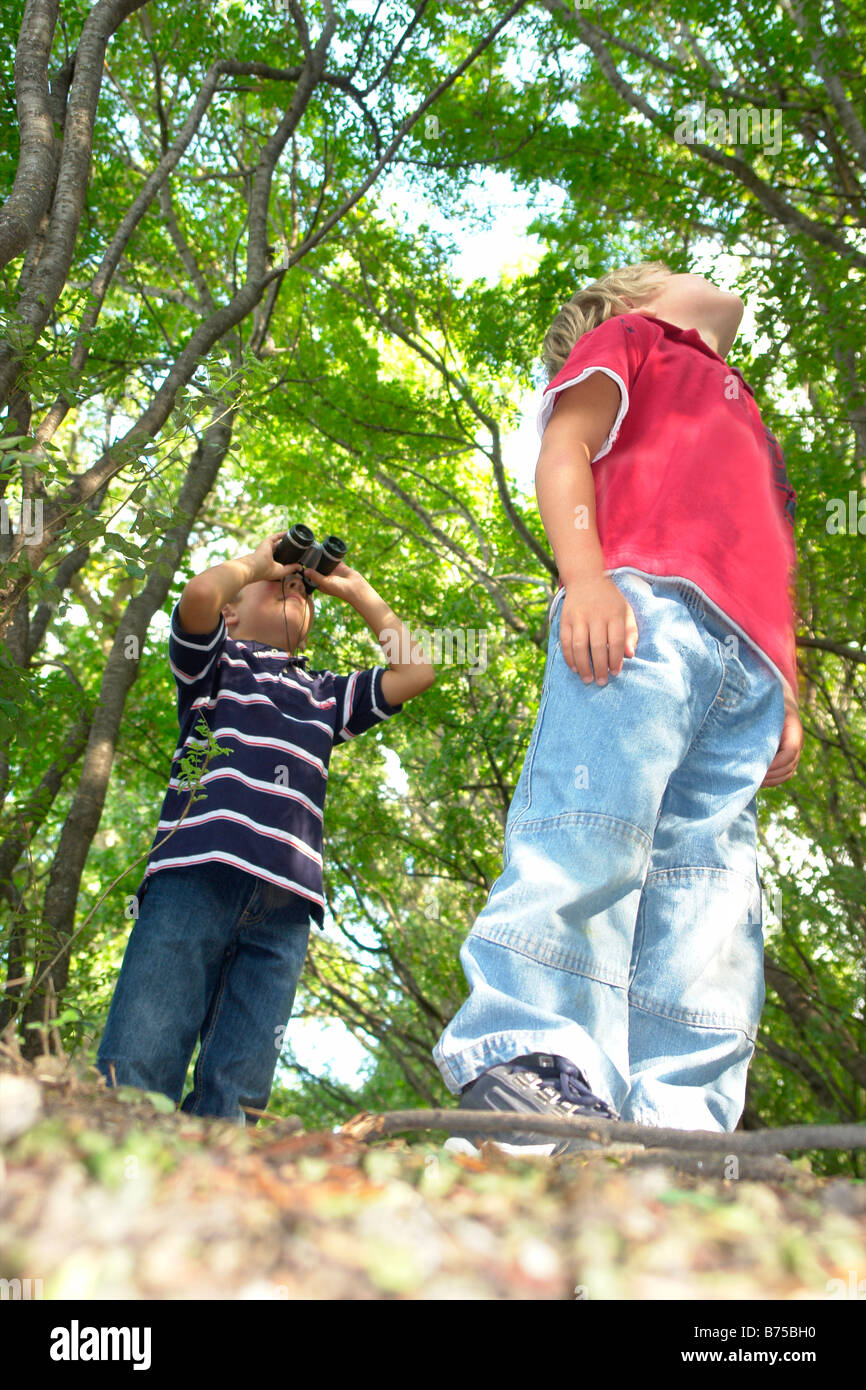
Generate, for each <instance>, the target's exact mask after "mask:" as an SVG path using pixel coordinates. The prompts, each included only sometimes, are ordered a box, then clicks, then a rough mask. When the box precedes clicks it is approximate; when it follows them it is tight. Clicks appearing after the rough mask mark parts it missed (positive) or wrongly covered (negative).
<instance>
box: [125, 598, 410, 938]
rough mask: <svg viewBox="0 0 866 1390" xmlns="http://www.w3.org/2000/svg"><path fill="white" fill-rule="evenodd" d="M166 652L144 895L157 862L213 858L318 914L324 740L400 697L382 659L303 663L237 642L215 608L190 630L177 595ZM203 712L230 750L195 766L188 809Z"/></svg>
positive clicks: (378, 715) (367, 723)
mask: <svg viewBox="0 0 866 1390" xmlns="http://www.w3.org/2000/svg"><path fill="white" fill-rule="evenodd" d="M168 659H169V664H170V666H171V669H172V672H173V674H174V678H175V683H176V685H177V717H178V722H179V724H180V742H179V744H178V747H177V748H176V749H175V753H174V757H173V759H172V766H171V777H170V779H169V784H168V791H167V792H166V795H165V800H164V801H163V804H162V810H161V812H160V817H159V824H158V827H157V831H156V834H155V836H154V840H153V846H152V848H151V851H150V855H149V857H148V862H147V870H146V873H145V876H144V878H143V880H142V882H141V884H140V886H139V890H138V893H137V894H136V896H137V898H138V900H139V902H140V901H141V899H142V897H143V896H144V894H145V893H146V891H147V887H148V884H149V881H150V878H151V876H152V875H153V874H154V873H156V872H158V871H159V870H160V869H171V868H179V867H180V868H183V867H187V866H191V865H194V864H204V863H207V862H208V861H209V860H218V861H219V862H220V863H223V864H233V865H235V867H237V868H239V869H243V870H245V871H246V872H248V873H250V874H255V875H256V876H257V877H258V878H263V879H265V880H266V881H267V882H268V883H272V884H275V885H277V886H278V887H280V888H283V889H284V890H285V891H286V892H287V894H291V895H293V896H294V897H296V898H297V899H299V900H300V902H299V903H298V906H299V907H301V908H302V912H309V913H310V914H311V916H312V917H313V918H314V919H315V921H316V922H318V923H319V924H320V925H321V923H322V920H323V918H324V909H325V898H324V894H323V891H322V825H323V813H324V805H325V791H326V789H327V785H328V763H329V761H330V757H331V749H332V748H333V747H334V744H335V743H346V742H347V741H348V740H349V739H351V738H354V737H355V736H356V734H362V733H364V731H365V730H366V729H372V728H375V727H376V725H378V724H381V723H382V721H383V720H384V719H387V718H389V716H390V715H392V714H396V713H397V712H398V711H399V710H400V709H402V708H403V707H402V705H389V704H388V701H387V700H386V699H385V697H384V695H383V694H382V676H383V674H384V668H383V667H381V666H376V667H373V668H372V669H370V670H367V671H353V672H352V673H351V674H350V675H348V676H337V675H334V673H333V672H332V671H307V670H306V669H304V666H303V665H302V664H293V663H291V662H289V661H288V659H287V656H286V653H285V652H284V651H278V650H276V649H275V648H273V647H269V646H267V644H266V643H264V642H235V641H233V640H232V638H231V637H229V636H228V634H227V631H226V625H225V620H224V618H223V616H222V614H220V620H219V623H218V624H217V626H216V627H215V628H214V630H213V631H212V632H206V633H203V634H195V635H192V634H190V633H188V632H185V631H184V630H183V628H182V627H181V625H180V618H179V615H178V604H175V606H174V609H173V611H172V615H171V628H170V631H169V639H168ZM303 660H304V658H301V659H300V661H301V662H303ZM295 661H296V662H297V661H298V659H297V658H296V659H295ZM200 719H204V720H205V722H206V723H207V725H208V727H209V728H210V730H211V731H212V733H213V736H214V738H215V740H216V742H217V743H219V744H221V745H222V746H223V747H226V748H228V749H229V750H230V751H229V752H228V753H225V754H222V753H221V754H217V755H215V756H214V757H212V758H211V760H210V761H209V763H208V766H207V770H206V772H205V773H204V776H203V777H202V790H203V791H204V792H205V793H206V797H205V799H203V800H202V799H200V800H196V801H193V803H192V805H191V806H190V807H189V810H188V811H187V814H186V815H185V816H183V812H184V810H185V809H186V807H187V805H188V804H189V799H190V794H189V791H186V792H184V791H182V790H180V789H179V788H178V777H179V775H180V774H181V766H180V763H181V758H183V757H186V756H187V755H188V753H189V752H190V751H191V750H193V749H195V748H201V747H203V746H204V742H205V740H204V739H203V738H202V737H201V735H200V734H196V732H195V726H196V725H197V724H198V722H199V720H200ZM199 766H200V764H199ZM182 816H183V818H182V819H181V817H182ZM175 827H177V829H175ZM172 830H174V833H173V834H170V832H171V831H172ZM166 837H168V838H166ZM288 900H289V899H288V898H287V901H288Z"/></svg>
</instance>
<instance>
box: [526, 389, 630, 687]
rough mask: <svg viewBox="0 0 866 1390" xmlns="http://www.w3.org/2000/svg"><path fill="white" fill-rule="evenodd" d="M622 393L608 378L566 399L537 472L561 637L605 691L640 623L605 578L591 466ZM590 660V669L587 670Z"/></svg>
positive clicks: (575, 665) (576, 666) (587, 677)
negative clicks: (558, 588) (559, 597)
mask: <svg viewBox="0 0 866 1390" xmlns="http://www.w3.org/2000/svg"><path fill="white" fill-rule="evenodd" d="M619 403H620V393H619V387H618V386H617V384H616V382H615V381H612V380H611V378H610V377H609V376H607V375H606V373H604V372H593V373H592V375H591V376H589V377H586V378H585V380H584V381H581V382H579V383H578V384H577V385H576V386H569V387H568V388H567V389H566V390H565V391H563V392H561V394H560V396H559V399H558V400H557V403H556V406H555V408H554V410H553V414H552V415H551V417H550V420H549V422H548V424H547V427H546V428H545V431H544V435H543V436H542V441H541V452H540V454H539V456H538V464H537V467H536V472H535V491H536V495H537V497H538V509H539V512H540V513H541V521H542V525H543V526H544V529H545V531H546V533H547V538H548V540H549V541H550V544H551V547H552V548H553V555H554V559H555V560H556V567H557V570H558V571H559V577H560V579H561V580H562V582H563V584H564V585H565V597H564V599H563V608H562V619H561V623H560V637H561V641H562V653H563V656H564V657H565V660H566V662H567V664H568V666H569V667H570V668H571V670H572V671H577V672H578V673H579V674H580V676H581V677H582V678H583V680H584V681H585V682H587V683H589V682H591V681H592V679H593V672H594V673H595V679H596V680H597V681H598V684H599V685H605V684H606V683H607V676H608V671H610V674H611V675H616V674H617V673H618V672H619V671H620V670H621V669H622V659H623V655H624V654H626V655H628V656H634V648H635V643H636V642H637V636H638V631H637V622H636V620H635V617H634V613H633V612H632V609H631V605H630V604H629V603H628V601H627V600H626V598H625V596H624V594H623V593H622V592H621V590H620V589H618V588H617V586H616V584H615V583H614V582H613V580H612V579H611V578H610V577H609V576H608V575H607V574H606V573H605V564H604V555H603V553H602V548H601V542H600V541H599V538H598V528H597V526H596V519H595V480H594V478H593V476H592V468H591V462H592V460H593V459H594V458H595V455H596V454H597V453H598V451H599V449H601V447H602V445H603V444H604V441H605V440H606V439H607V437H608V434H609V433H610V431H611V429H612V428H613V424H614V421H615V419H616V416H617V413H618V411H619ZM590 652H591V654H592V664H591V665H590Z"/></svg>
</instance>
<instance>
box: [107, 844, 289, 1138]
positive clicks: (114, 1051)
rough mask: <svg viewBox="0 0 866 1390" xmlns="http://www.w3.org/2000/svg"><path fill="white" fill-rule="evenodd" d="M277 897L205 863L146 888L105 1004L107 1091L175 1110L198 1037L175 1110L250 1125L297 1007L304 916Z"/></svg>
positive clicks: (158, 876)
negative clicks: (162, 1101) (159, 1095)
mask: <svg viewBox="0 0 866 1390" xmlns="http://www.w3.org/2000/svg"><path fill="white" fill-rule="evenodd" d="M303 912H304V908H303V906H302V905H300V906H299V904H298V900H297V899H294V898H292V897H291V895H290V894H288V893H287V892H286V891H285V890H284V889H281V888H278V887H275V886H273V885H271V884H269V883H267V882H266V881H265V880H264V879H260V878H257V877H256V876H255V875H253V874H250V873H246V872H245V871H244V870H243V869H237V868H235V867H234V866H233V865H231V864H221V863H219V862H216V861H214V862H211V863H206V864H196V865H192V866H190V867H189V868H172V869H160V870H159V871H158V872H157V873H155V874H154V875H153V877H152V878H151V879H150V880H149V882H148V886H147V891H146V892H145V893H144V896H143V900H142V903H141V909H140V912H139V916H138V919H137V921H136V923H135V925H134V926H133V928H132V932H131V934H130V937H129V941H128V942H127V946H126V953H125V955H124V957H123V965H122V966H121V970H120V975H119V977H118V980H117V985H116V988H115V991H114V997H113V998H112V1001H111V1008H110V1010H109V1014H108V1022H107V1023H106V1027H105V1032H104V1033H103V1035H102V1040H101V1042H100V1044H99V1051H98V1054H97V1062H96V1065H97V1067H98V1068H99V1070H100V1071H101V1072H102V1074H103V1076H105V1078H106V1079H107V1080H108V1083H109V1085H111V1084H112V1083H111V1075H110V1072H109V1067H108V1063H109V1062H112V1063H113V1064H114V1070H115V1075H116V1079H117V1084H118V1085H120V1086H138V1087H140V1088H141V1089H142V1090H146V1091H161V1092H163V1093H164V1094H165V1095H167V1096H170V1097H171V1099H172V1100H173V1101H174V1102H175V1104H177V1103H178V1101H179V1100H180V1097H181V1092H182V1090H183V1083H184V1079H185V1077H186V1073H187V1068H188V1066H189V1062H190V1058H191V1056H192V1053H193V1050H194V1048H195V1044H196V1039H197V1038H198V1037H199V1036H201V1047H200V1049H199V1054H198V1058H197V1061H196V1065H195V1073H194V1078H193V1089H192V1090H191V1091H190V1092H189V1094H188V1095H187V1097H186V1099H185V1100H184V1102H183V1105H182V1106H181V1109H182V1110H185V1111H188V1112H189V1113H191V1114H193V1115H219V1116H224V1117H228V1118H230V1119H233V1120H235V1122H236V1123H237V1124H241V1125H243V1124H255V1122H256V1117H255V1116H245V1115H244V1112H243V1110H242V1109H241V1106H242V1105H250V1106H253V1107H255V1108H256V1109H258V1110H264V1109H265V1108H266V1106H267V1103H268V1098H269V1096H270V1093H271V1085H272V1083H273V1079H274V1071H275V1070H276V1065H277V1058H278V1057H279V1055H280V1048H281V1047H282V1042H283V1034H284V1032H285V1028H286V1025H287V1023H288V1021H289V1016H290V1014H291V1011H292V1004H293V1003H294V998H295V990H296V988H297V983H298V979H299V977H300V973H301V970H302V968H303V964H304V957H305V955H306V950H307V939H308V937H309V930H310V918H309V915H306V916H304V917H303V920H299V914H300V913H303Z"/></svg>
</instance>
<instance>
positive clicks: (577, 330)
mask: <svg viewBox="0 0 866 1390" xmlns="http://www.w3.org/2000/svg"><path fill="white" fill-rule="evenodd" d="M671 273H672V272H671V271H670V269H669V268H668V267H667V266H666V265H665V264H664V262H663V261H641V262H640V263H639V264H638V265H624V266H620V267H619V269H618V270H610V271H608V273H607V275H602V276H601V277H600V278H599V279H598V280H593V282H592V284H591V285H587V287H586V289H583V290H578V291H577V294H574V295H572V297H571V299H570V300H569V301H568V303H567V304H564V305H563V306H562V308H561V309H560V311H559V313H558V314H557V316H556V318H555V319H554V320H553V323H552V324H551V325H550V328H549V329H548V330H547V333H546V334H545V337H544V344H543V346H542V350H541V351H542V356H543V358H544V365H545V367H546V368H547V379H548V381H552V380H553V378H554V377H555V376H556V374H557V372H559V371H561V369H562V368H563V367H564V366H565V363H566V360H567V359H568V356H569V354H570V353H571V350H572V348H573V347H574V345H575V343H576V342H577V341H578V339H579V338H582V337H583V335H584V333H589V332H590V331H591V330H592V329H593V328H598V325H599V324H600V323H604V321H605V319H611V318H613V317H614V316H615V315H616V314H628V313H630V312H631V311H632V309H633V308H634V307H635V305H636V304H640V302H641V301H642V300H644V299H650V298H652V291H653V290H654V289H655V288H656V286H657V285H658V282H659V281H660V280H663V279H664V278H666V277H667V276H668V275H670V274H671Z"/></svg>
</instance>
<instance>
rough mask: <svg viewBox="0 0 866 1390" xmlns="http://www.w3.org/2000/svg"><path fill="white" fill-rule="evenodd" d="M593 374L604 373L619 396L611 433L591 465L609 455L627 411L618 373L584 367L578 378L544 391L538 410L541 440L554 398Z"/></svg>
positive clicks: (626, 393)
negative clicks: (616, 389)
mask: <svg viewBox="0 0 866 1390" xmlns="http://www.w3.org/2000/svg"><path fill="white" fill-rule="evenodd" d="M593 372H604V374H605V376H609V377H610V379H611V381H615V382H616V384H617V386H618V387H619V396H620V400H619V410H618V411H617V416H616V419H615V420H614V422H613V425H612V427H611V431H610V433H609V435H608V436H607V439H606V440H605V441H604V443H603V444H602V446H601V448H600V449H599V451H598V453H597V454H596V455H595V458H593V459H592V460H591V462H592V463H595V461H596V459H601V458H604V456H605V454H608V453H610V450H611V449H612V447H613V445H614V444H615V443H616V437H617V435H618V434H619V428H620V425H621V424H622V422H623V420H624V419H625V416H626V411H627V410H628V389H627V387H626V384H625V382H624V381H623V379H622V377H621V376H620V375H619V373H618V372H615V371H613V370H612V369H611V368H610V367H584V369H583V371H582V372H581V373H580V376H573V377H570V378H569V379H568V381H563V382H562V383H561V385H559V386H555V387H554V388H553V390H552V391H545V393H544V395H543V397H542V399H541V405H540V407H539V410H538V436H539V438H541V436H542V435H543V434H544V431H545V428H546V426H547V423H548V421H549V419H550V416H551V413H552V411H553V404H554V401H555V400H556V397H557V396H558V395H559V393H560V391H566V390H567V389H568V387H569V386H577V385H578V383H579V382H581V381H585V380H586V378H587V377H588V376H592V373H593Z"/></svg>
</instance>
